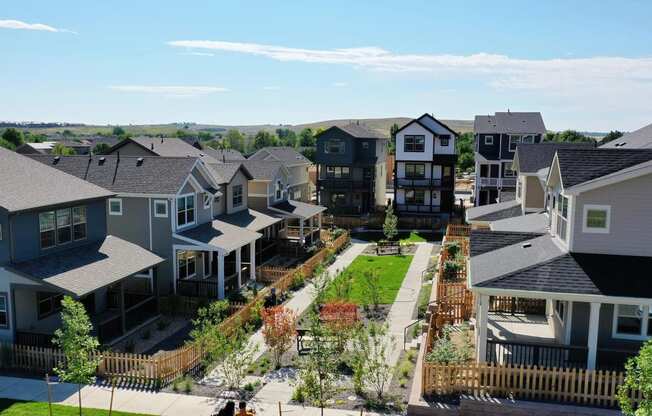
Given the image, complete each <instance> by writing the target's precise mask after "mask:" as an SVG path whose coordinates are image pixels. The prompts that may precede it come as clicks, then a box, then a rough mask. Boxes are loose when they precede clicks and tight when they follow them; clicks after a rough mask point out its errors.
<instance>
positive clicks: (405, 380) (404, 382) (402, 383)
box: [398, 378, 407, 389]
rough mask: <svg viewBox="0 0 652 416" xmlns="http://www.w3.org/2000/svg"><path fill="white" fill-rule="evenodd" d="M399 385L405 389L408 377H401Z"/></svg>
mask: <svg viewBox="0 0 652 416" xmlns="http://www.w3.org/2000/svg"><path fill="white" fill-rule="evenodd" d="M398 385H399V386H400V387H401V388H402V389H404V388H405V387H406V386H407V379H405V378H401V379H400V380H399V381H398Z"/></svg>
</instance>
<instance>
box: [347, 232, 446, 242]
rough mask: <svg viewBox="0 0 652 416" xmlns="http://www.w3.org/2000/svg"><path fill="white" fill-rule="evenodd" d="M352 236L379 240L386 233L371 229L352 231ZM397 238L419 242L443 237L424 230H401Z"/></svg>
mask: <svg viewBox="0 0 652 416" xmlns="http://www.w3.org/2000/svg"><path fill="white" fill-rule="evenodd" d="M351 237H353V238H357V239H359V240H364V241H369V242H377V241H379V240H385V235H384V234H383V233H382V232H381V231H377V232H376V231H371V232H364V233H351ZM396 239H398V240H400V242H401V243H408V242H410V243H418V242H423V241H435V242H439V241H441V239H442V235H441V234H438V233H434V232H433V233H430V232H424V231H411V232H407V231H406V232H400V233H398V235H397V236H396Z"/></svg>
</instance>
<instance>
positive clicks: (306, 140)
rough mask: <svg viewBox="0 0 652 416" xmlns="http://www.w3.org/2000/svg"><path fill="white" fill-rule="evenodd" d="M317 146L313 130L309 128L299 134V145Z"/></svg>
mask: <svg viewBox="0 0 652 416" xmlns="http://www.w3.org/2000/svg"><path fill="white" fill-rule="evenodd" d="M316 144H317V140H316V139H315V135H314V133H313V132H312V129H311V128H309V127H307V128H305V129H303V130H301V132H300V133H299V145H300V146H303V147H313V146H315V145H316Z"/></svg>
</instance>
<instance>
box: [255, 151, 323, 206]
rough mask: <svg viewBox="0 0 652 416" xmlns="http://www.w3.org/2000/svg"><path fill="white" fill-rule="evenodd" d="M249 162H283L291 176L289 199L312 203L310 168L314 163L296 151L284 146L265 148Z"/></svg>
mask: <svg viewBox="0 0 652 416" xmlns="http://www.w3.org/2000/svg"><path fill="white" fill-rule="evenodd" d="M247 160H252V161H256V162H262V161H273V162H281V163H282V164H283V165H284V166H285V167H286V168H287V170H288V173H289V175H290V176H289V179H290V184H289V187H288V198H290V199H292V200H295V201H301V202H310V201H311V195H312V190H311V189H310V178H309V175H308V168H309V167H310V165H312V163H311V162H310V160H308V158H306V157H305V156H304V155H302V154H301V153H299V152H298V151H297V150H296V149H294V148H292V147H283V146H280V147H263V148H262V149H260V150H258V151H257V152H256V153H254V154H253V155H251V156H249V157H248V158H247Z"/></svg>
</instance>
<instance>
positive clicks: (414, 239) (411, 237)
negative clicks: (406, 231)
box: [401, 231, 427, 243]
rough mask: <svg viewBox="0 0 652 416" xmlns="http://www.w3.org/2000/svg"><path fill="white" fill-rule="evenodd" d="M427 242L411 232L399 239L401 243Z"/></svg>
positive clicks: (419, 235) (414, 232) (416, 233)
mask: <svg viewBox="0 0 652 416" xmlns="http://www.w3.org/2000/svg"><path fill="white" fill-rule="evenodd" d="M426 241H427V240H426V239H425V237H423V236H422V235H421V234H419V233H418V232H416V231H412V232H411V233H410V235H409V236H407V237H405V238H401V243H425V242H426Z"/></svg>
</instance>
